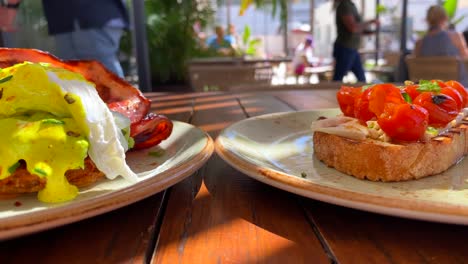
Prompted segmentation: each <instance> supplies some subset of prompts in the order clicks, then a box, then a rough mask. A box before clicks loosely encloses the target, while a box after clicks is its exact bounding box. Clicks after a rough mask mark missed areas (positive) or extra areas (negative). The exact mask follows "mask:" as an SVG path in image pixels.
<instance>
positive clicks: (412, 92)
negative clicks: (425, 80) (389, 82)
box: [403, 84, 421, 100]
mask: <svg viewBox="0 0 468 264" xmlns="http://www.w3.org/2000/svg"><path fill="white" fill-rule="evenodd" d="M418 88H419V85H417V84H411V85H407V86H405V88H403V91H404V92H406V93H407V94H408V95H409V96H410V97H411V100H414V99H416V97H418V95H420V94H421V92H419V91H418Z"/></svg>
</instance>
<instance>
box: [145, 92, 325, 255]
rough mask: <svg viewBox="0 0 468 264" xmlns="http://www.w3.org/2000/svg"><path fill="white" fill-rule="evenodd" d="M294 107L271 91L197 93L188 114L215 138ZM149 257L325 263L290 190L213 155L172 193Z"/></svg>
mask: <svg viewBox="0 0 468 264" xmlns="http://www.w3.org/2000/svg"><path fill="white" fill-rule="evenodd" d="M290 110H291V108H290V107H288V106H287V105H286V104H284V103H282V102H280V101H278V100H277V99H276V98H275V97H272V96H269V95H260V96H254V95H252V94H249V93H242V94H236V95H234V94H231V95H229V94H225V95H218V96H212V97H204V98H197V99H196V104H195V112H194V115H193V118H192V123H193V124H194V125H197V126H200V127H202V128H204V129H205V130H206V131H208V132H209V133H210V134H211V135H212V136H213V137H215V136H216V135H217V134H218V133H219V132H220V130H221V129H222V128H224V127H226V126H227V125H229V124H231V123H233V122H235V121H238V120H242V119H244V118H245V117H246V116H253V115H260V114H264V113H271V112H276V111H290ZM152 262H153V263H175V262H178V263H311V262H313V263H329V259H328V258H327V255H326V254H325V252H324V250H323V248H322V246H321V244H320V242H319V240H318V239H317V237H316V236H315V233H314V230H313V229H312V228H311V226H310V224H309V223H308V221H307V220H306V218H305V216H304V212H303V210H302V209H301V208H300V206H299V205H298V204H297V203H296V199H295V196H292V195H290V194H289V193H286V192H283V191H281V190H278V189H275V188H272V187H270V186H267V185H265V184H262V183H259V182H257V181H255V180H253V179H251V178H249V177H247V176H245V175H243V174H242V173H240V172H238V171H236V170H235V169H233V168H231V167H230V166H229V165H228V164H226V163H225V162H224V161H222V160H221V159H220V158H219V157H218V156H216V155H214V156H213V157H212V158H211V160H209V161H208V163H207V164H206V166H205V167H204V169H203V170H200V172H199V174H197V175H196V176H195V177H192V178H189V179H186V180H185V181H183V182H181V183H179V184H178V185H176V186H175V187H174V188H173V189H172V190H171V194H170V199H169V201H168V205H167V212H166V215H165V218H164V221H163V224H162V227H161V232H160V237H159V240H158V242H157V248H156V251H155V255H154V256H153V260H152Z"/></svg>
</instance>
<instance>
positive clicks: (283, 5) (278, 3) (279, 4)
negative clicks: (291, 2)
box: [239, 0, 288, 27]
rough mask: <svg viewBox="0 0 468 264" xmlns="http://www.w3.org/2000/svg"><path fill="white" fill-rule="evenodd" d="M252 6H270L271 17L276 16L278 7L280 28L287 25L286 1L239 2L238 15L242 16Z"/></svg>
mask: <svg viewBox="0 0 468 264" xmlns="http://www.w3.org/2000/svg"><path fill="white" fill-rule="evenodd" d="M252 4H255V6H257V7H265V6H268V5H271V7H272V9H271V15H272V16H275V15H276V13H277V12H278V7H279V10H280V21H281V27H284V26H285V25H286V24H287V23H288V0H241V8H240V11H239V15H241V16H242V15H243V14H244V13H245V11H246V10H247V9H248V8H249V6H251V5H252Z"/></svg>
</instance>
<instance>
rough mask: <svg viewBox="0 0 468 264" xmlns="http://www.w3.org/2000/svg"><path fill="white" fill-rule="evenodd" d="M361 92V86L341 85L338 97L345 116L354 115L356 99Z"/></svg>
mask: <svg viewBox="0 0 468 264" xmlns="http://www.w3.org/2000/svg"><path fill="white" fill-rule="evenodd" d="M361 93H362V91H361V88H354V87H349V86H341V89H340V90H339V91H338V93H337V94H336V99H337V100H338V104H339V105H340V109H341V112H343V114H344V115H345V116H349V117H354V100H355V99H356V97H358V96H359V95H361Z"/></svg>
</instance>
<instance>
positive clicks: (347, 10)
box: [333, 0, 378, 82]
mask: <svg viewBox="0 0 468 264" xmlns="http://www.w3.org/2000/svg"><path fill="white" fill-rule="evenodd" d="M333 6H334V8H335V10H336V18H335V19H336V28H337V38H336V41H335V44H334V46H333V57H334V58H335V73H334V75H333V80H334V81H342V80H343V77H344V76H345V75H346V74H347V73H348V71H351V72H353V73H354V75H356V78H357V79H358V81H360V82H365V81H366V77H365V74H364V68H363V67H362V62H361V58H360V56H359V52H358V49H359V46H360V45H361V35H363V34H370V33H371V31H369V29H368V28H369V26H370V25H372V24H375V25H378V21H377V20H375V19H373V20H369V21H365V22H363V21H362V18H361V16H360V15H359V12H358V10H357V8H356V6H355V5H354V3H353V1H351V0H334V3H333Z"/></svg>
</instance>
